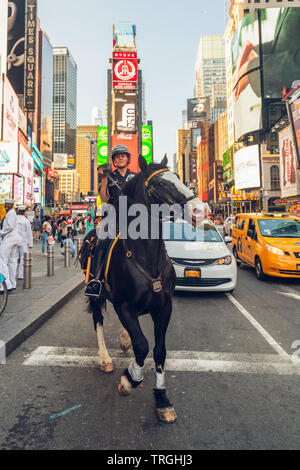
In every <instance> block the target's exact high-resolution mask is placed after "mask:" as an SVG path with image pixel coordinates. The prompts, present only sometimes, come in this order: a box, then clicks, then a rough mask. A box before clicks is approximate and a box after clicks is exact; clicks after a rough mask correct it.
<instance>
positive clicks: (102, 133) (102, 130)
mask: <svg viewBox="0 0 300 470" xmlns="http://www.w3.org/2000/svg"><path fill="white" fill-rule="evenodd" d="M97 147H98V158H97V166H100V165H106V163H107V154H108V132H107V127H104V126H99V127H98V132H97Z"/></svg>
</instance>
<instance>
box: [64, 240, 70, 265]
mask: <svg viewBox="0 0 300 470" xmlns="http://www.w3.org/2000/svg"><path fill="white" fill-rule="evenodd" d="M70 265H71V257H70V242H66V243H65V268H69V267H70Z"/></svg>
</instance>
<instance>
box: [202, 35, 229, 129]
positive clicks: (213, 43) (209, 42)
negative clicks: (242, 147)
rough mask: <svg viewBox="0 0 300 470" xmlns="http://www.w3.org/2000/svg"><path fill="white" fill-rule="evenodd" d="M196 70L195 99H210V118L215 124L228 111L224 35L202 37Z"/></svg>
mask: <svg viewBox="0 0 300 470" xmlns="http://www.w3.org/2000/svg"><path fill="white" fill-rule="evenodd" d="M195 69H196V78H195V88H194V93H195V97H196V98H201V97H204V96H209V97H210V106H211V110H210V118H211V122H215V121H216V120H217V119H218V117H219V116H220V115H221V114H223V113H224V112H225V111H226V64H225V44H224V40H223V36H222V35H210V36H202V37H201V39H200V44H199V48H198V53H197V60H196V67H195Z"/></svg>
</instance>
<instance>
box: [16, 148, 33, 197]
mask: <svg viewBox="0 0 300 470" xmlns="http://www.w3.org/2000/svg"><path fill="white" fill-rule="evenodd" d="M19 174H20V175H21V176H23V177H24V204H28V205H30V204H31V203H32V194H33V159H32V157H31V155H30V154H29V153H28V151H27V150H26V149H25V147H23V145H22V144H20V156H19Z"/></svg>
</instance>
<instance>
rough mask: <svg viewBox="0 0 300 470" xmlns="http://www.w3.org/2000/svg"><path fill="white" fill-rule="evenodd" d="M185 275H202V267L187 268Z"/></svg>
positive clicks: (198, 276)
mask: <svg viewBox="0 0 300 470" xmlns="http://www.w3.org/2000/svg"><path fill="white" fill-rule="evenodd" d="M184 275H185V277H197V278H200V277H201V272H200V269H186V270H185V273H184Z"/></svg>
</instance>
